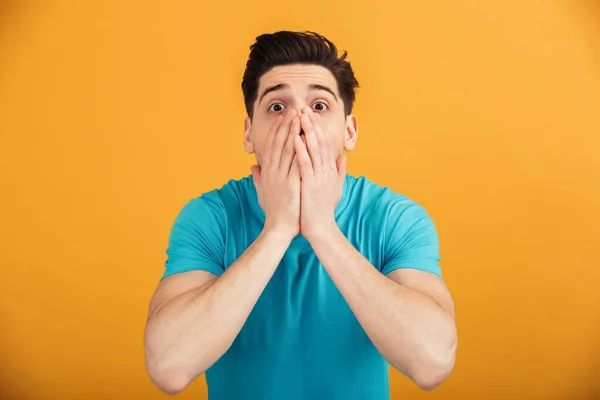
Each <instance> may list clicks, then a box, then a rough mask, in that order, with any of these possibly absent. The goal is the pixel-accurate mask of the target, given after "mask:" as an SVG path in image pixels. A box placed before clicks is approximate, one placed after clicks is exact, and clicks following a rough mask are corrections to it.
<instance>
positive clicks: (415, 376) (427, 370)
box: [408, 342, 456, 391]
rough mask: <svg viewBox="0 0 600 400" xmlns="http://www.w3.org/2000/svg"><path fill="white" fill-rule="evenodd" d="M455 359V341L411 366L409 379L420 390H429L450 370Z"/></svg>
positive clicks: (437, 384)
mask: <svg viewBox="0 0 600 400" xmlns="http://www.w3.org/2000/svg"><path fill="white" fill-rule="evenodd" d="M455 359H456V342H454V343H453V345H451V346H449V347H448V348H446V349H444V350H443V351H441V350H439V351H438V352H437V353H436V354H435V357H427V358H426V359H425V360H422V361H421V362H419V363H418V364H417V365H415V366H414V368H412V371H410V373H409V374H408V375H409V377H410V378H411V380H412V381H413V382H414V383H415V384H416V385H417V386H418V387H419V388H420V389H422V390H425V391H431V390H433V389H435V388H437V387H438V386H439V385H441V384H442V383H443V382H444V381H445V380H446V379H448V377H449V376H450V373H451V372H452V370H453V368H454V363H455Z"/></svg>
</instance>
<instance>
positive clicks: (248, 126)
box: [244, 117, 254, 154]
mask: <svg viewBox="0 0 600 400" xmlns="http://www.w3.org/2000/svg"><path fill="white" fill-rule="evenodd" d="M251 132H252V120H251V119H250V117H246V119H245V120H244V148H245V149H246V153H248V154H252V153H254V143H252V135H251Z"/></svg>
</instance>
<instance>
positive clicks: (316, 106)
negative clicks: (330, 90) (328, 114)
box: [313, 101, 329, 111]
mask: <svg viewBox="0 0 600 400" xmlns="http://www.w3.org/2000/svg"><path fill="white" fill-rule="evenodd" d="M313 107H314V109H315V110H316V111H325V110H326V109H328V108H329V106H328V105H327V104H325V103H323V102H322V101H319V102H317V103H315V104H313Z"/></svg>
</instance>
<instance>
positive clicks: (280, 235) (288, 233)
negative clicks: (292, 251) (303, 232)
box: [261, 223, 298, 243]
mask: <svg viewBox="0 0 600 400" xmlns="http://www.w3.org/2000/svg"><path fill="white" fill-rule="evenodd" d="M297 234H298V232H294V230H293V229H290V228H288V227H285V226H281V225H273V224H269V223H265V225H264V227H263V230H262V232H261V235H263V236H266V237H273V238H277V239H279V240H281V241H283V242H290V243H291V241H292V240H293V239H294V237H295V236H296V235H297Z"/></svg>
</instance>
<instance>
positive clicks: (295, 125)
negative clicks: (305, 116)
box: [280, 115, 300, 174]
mask: <svg viewBox="0 0 600 400" xmlns="http://www.w3.org/2000/svg"><path fill="white" fill-rule="evenodd" d="M298 135H300V119H299V118H298V117H297V116H295V115H294V117H293V118H292V126H291V127H290V133H289V135H288V137H287V141H286V143H285V147H284V148H283V154H282V155H281V164H280V168H281V170H282V171H285V173H286V174H287V173H289V171H290V168H291V166H292V160H293V158H294V155H295V152H294V136H298Z"/></svg>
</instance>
